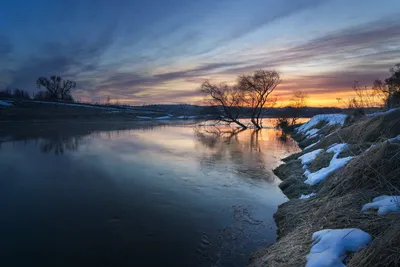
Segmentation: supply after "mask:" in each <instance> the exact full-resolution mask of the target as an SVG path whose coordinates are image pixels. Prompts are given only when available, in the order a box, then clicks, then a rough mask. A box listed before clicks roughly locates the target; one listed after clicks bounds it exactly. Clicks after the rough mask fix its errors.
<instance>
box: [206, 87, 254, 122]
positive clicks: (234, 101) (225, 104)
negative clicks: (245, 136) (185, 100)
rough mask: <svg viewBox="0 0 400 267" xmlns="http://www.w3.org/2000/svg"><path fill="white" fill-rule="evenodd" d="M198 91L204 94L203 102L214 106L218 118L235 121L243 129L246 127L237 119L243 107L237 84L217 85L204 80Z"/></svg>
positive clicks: (241, 93)
mask: <svg viewBox="0 0 400 267" xmlns="http://www.w3.org/2000/svg"><path fill="white" fill-rule="evenodd" d="M200 92H201V93H202V94H204V95H205V98H204V101H205V103H206V104H208V105H210V106H213V107H215V109H214V110H216V111H217V112H218V114H216V115H217V117H218V120H220V121H224V122H227V123H235V124H237V125H239V126H240V127H241V128H243V129H246V128H247V126H246V125H244V124H243V123H241V122H240V121H239V118H240V115H241V113H242V108H243V107H242V101H243V91H242V90H240V89H239V88H238V87H237V86H229V85H227V84H226V83H221V84H218V85H217V84H213V83H211V82H209V81H205V82H203V84H202V85H201V87H200Z"/></svg>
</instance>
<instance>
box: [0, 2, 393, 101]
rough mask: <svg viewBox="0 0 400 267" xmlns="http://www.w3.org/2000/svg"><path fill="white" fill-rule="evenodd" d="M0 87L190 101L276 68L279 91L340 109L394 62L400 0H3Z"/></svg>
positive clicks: (92, 96)
mask: <svg viewBox="0 0 400 267" xmlns="http://www.w3.org/2000/svg"><path fill="white" fill-rule="evenodd" d="M0 14H1V16H0V90H1V89H5V88H7V87H9V88H11V89H13V88H16V87H18V88H21V89H25V90H29V91H30V92H37V91H38V89H36V86H35V81H36V78H37V77H38V76H47V75H51V74H58V75H61V76H62V77H66V78H69V79H72V80H75V81H76V82H77V84H78V88H77V90H76V91H75V92H74V93H73V95H74V97H75V98H76V99H77V100H86V101H92V100H93V101H102V100H105V99H106V97H107V96H110V97H111V98H112V99H114V100H115V101H116V100H118V101H120V102H124V103H128V104H144V103H146V104H149V103H192V104H198V103H199V101H200V100H201V97H200V96H199V95H198V93H197V91H196V89H197V88H198V87H199V85H200V83H201V82H202V81H203V80H205V79H211V80H213V81H215V82H222V81H228V82H233V81H235V77H236V76H237V75H239V74H242V73H247V72H250V71H253V70H255V69H259V68H265V69H277V70H279V71H280V72H281V73H282V79H283V83H282V84H281V85H280V86H279V87H278V89H277V90H276V92H275V95H276V96H277V97H278V98H279V100H283V101H284V100H287V99H288V98H289V97H290V95H291V93H292V92H293V90H305V91H307V92H308V93H309V94H310V96H311V101H310V105H313V106H328V105H336V104H337V101H336V98H338V97H341V98H347V97H349V96H350V94H351V84H352V82H353V81H354V80H358V81H360V82H361V84H365V85H370V84H372V82H373V80H374V79H376V78H385V77H387V76H388V69H389V68H390V67H392V66H393V65H394V64H396V63H399V62H400V19H399V15H400V1H399V0H383V1H377V0H196V1H194V0H169V1H166V0H146V1H133V0H132V1H130V0H113V1H109V0H86V1H85V0H36V1H22V0H13V1H11V0H4V1H1V3H0Z"/></svg>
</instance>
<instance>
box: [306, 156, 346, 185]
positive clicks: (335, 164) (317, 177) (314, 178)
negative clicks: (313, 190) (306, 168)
mask: <svg viewBox="0 0 400 267" xmlns="http://www.w3.org/2000/svg"><path fill="white" fill-rule="evenodd" d="M352 158H353V157H347V158H340V159H338V158H336V157H333V159H332V160H331V162H330V164H329V166H328V167H325V168H322V169H320V170H318V171H316V172H313V173H308V175H306V177H307V180H305V181H304V183H306V184H309V185H315V184H318V183H319V182H321V181H322V180H324V179H325V178H326V177H328V175H329V174H331V173H333V172H335V171H337V170H339V169H341V168H343V167H344V166H345V165H346V164H347V163H348V162H349V161H350V160H351V159H352Z"/></svg>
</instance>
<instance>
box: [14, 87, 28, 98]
mask: <svg viewBox="0 0 400 267" xmlns="http://www.w3.org/2000/svg"><path fill="white" fill-rule="evenodd" d="M12 98H18V99H31V96H30V95H29V93H28V92H26V91H24V90H21V89H18V88H16V89H15V90H14V92H13V94H12Z"/></svg>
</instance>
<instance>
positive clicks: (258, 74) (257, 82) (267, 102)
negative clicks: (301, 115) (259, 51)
mask: <svg viewBox="0 0 400 267" xmlns="http://www.w3.org/2000/svg"><path fill="white" fill-rule="evenodd" d="M280 82H281V79H280V75H279V73H278V72H277V71H274V70H271V71H270V70H257V71H255V72H254V73H253V74H249V75H242V76H239V78H238V86H239V88H240V90H241V91H243V92H244V98H243V101H244V103H245V104H246V105H247V106H248V107H249V108H250V109H251V122H252V123H253V124H254V126H255V127H257V128H258V129H261V128H262V119H263V117H264V116H265V114H266V113H267V112H268V109H267V108H268V107H273V106H274V105H275V103H276V99H272V98H271V97H270V95H271V93H272V92H273V91H274V89H275V88H276V87H277V86H278V84H280Z"/></svg>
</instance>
